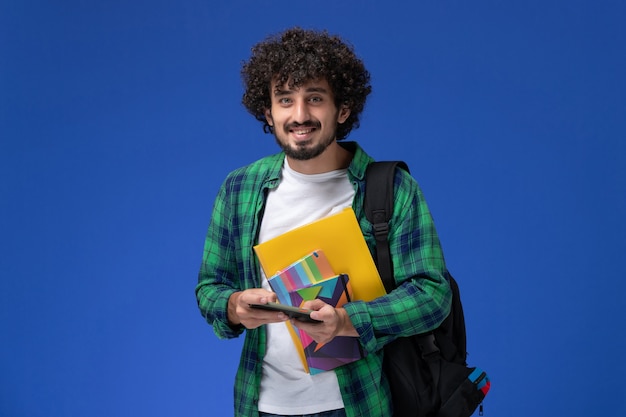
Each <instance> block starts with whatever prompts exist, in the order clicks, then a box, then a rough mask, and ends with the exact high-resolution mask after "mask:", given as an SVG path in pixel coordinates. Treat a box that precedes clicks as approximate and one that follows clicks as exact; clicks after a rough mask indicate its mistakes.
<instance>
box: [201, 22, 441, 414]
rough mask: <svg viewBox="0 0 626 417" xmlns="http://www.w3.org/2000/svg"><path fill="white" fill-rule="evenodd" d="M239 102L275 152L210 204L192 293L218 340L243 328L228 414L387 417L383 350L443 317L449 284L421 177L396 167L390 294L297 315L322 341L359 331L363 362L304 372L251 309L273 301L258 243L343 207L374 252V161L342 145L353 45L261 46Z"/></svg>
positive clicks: (350, 105) (282, 42) (359, 84)
mask: <svg viewBox="0 0 626 417" xmlns="http://www.w3.org/2000/svg"><path fill="white" fill-rule="evenodd" d="M242 77H243V79H244V82H245V85H246V91H245V94H244V97H243V104H244V105H245V106H246V108H247V109H248V110H249V111H250V113H252V114H253V115H254V116H255V117H256V118H257V119H258V120H259V121H261V122H262V123H263V125H264V130H265V131H266V132H271V133H273V134H274V136H275V138H276V142H277V143H278V145H279V146H280V148H281V149H282V152H280V153H278V154H276V155H272V156H268V157H265V158H263V159H261V160H259V161H256V162H254V163H252V164H250V165H248V166H246V167H243V168H240V169H237V170H235V171H233V172H232V173H230V174H229V175H228V177H227V178H226V180H225V181H224V183H223V185H222V187H221V189H220V191H219V193H218V196H217V198H216V200H215V205H214V208H213V214H212V216H211V222H210V225H209V229H208V233H207V237H206V243H205V247H204V256H203V260H202V266H201V269H200V274H199V278H198V285H197V287H196V296H197V299H198V305H199V307H200V311H201V312H202V315H203V316H204V317H205V318H206V320H207V321H208V322H209V324H211V325H212V326H213V329H214V331H215V333H216V334H217V336H218V337H220V338H232V337H237V336H239V335H241V334H242V333H243V332H244V331H245V341H244V347H243V352H242V355H241V362H240V366H239V369H238V372H237V377H236V382H235V415H236V416H246V417H258V416H262V417H263V416H276V415H290V416H293V415H299V416H304V415H314V416H325V417H326V416H327V417H340V416H350V417H353V416H354V417H356V416H358V417H367V416H380V417H383V416H385V417H387V416H391V415H392V405H391V399H390V396H389V389H388V385H387V381H386V379H385V376H384V374H383V373H382V359H383V347H384V346H385V345H386V344H387V343H389V342H391V341H392V340H394V339H395V338H397V337H401V336H410V335H413V334H417V333H422V332H426V331H428V330H431V329H433V328H435V327H436V326H438V325H439V324H440V323H441V322H442V321H443V319H444V318H445V317H446V316H447V315H448V313H449V308H450V306H449V305H450V298H451V295H450V289H449V285H448V283H447V281H446V280H445V278H444V272H445V264H444V260H443V254H442V251H441V247H440V245H439V239H438V237H437V234H436V231H435V228H434V225H433V221H432V218H431V216H430V213H429V211H428V207H427V206H426V203H425V201H424V198H423V196H422V193H421V191H420V189H419V187H418V185H417V183H416V182H415V181H414V180H413V179H412V178H411V176H410V175H408V174H407V173H405V172H402V170H398V172H397V173H396V179H395V192H394V196H395V197H394V198H395V207H394V214H393V218H392V219H391V222H390V228H391V230H390V246H391V251H392V259H393V265H394V276H395V280H396V282H397V283H398V288H397V289H395V290H394V291H393V292H391V293H390V294H388V295H385V296H383V297H380V298H378V299H376V300H373V301H371V302H363V301H355V302H351V303H348V304H346V305H344V307H343V308H333V307H331V306H329V305H326V304H324V303H323V302H322V301H320V300H314V301H309V302H308V304H307V305H305V307H307V308H311V309H313V310H315V311H314V312H313V313H311V316H312V317H313V318H315V319H317V320H321V321H323V323H322V324H310V325H309V324H298V327H299V328H301V329H303V330H305V331H306V332H307V333H309V334H310V335H311V337H313V338H314V339H315V340H316V341H317V342H328V341H330V340H332V339H333V338H334V337H335V336H353V337H356V338H358V339H359V342H360V344H361V346H362V348H363V351H364V352H366V357H365V358H363V359H361V360H359V361H356V362H353V363H351V364H348V365H344V366H341V367H339V368H336V369H335V370H333V371H328V372H323V373H321V374H316V375H309V374H307V373H306V372H305V371H304V369H303V367H302V364H301V362H300V359H299V357H298V354H297V352H296V350H295V347H294V345H293V342H292V340H291V337H290V335H289V333H288V330H287V327H286V325H285V323H284V322H285V321H286V320H287V319H288V318H287V317H286V316H285V315H284V314H282V313H276V312H269V311H263V310H258V309H252V308H250V304H264V303H266V302H268V301H275V300H276V295H275V294H274V293H273V292H272V291H271V290H270V287H269V285H268V283H267V279H266V278H267V277H265V276H263V274H262V271H261V270H260V267H259V264H258V262H257V260H256V258H255V255H254V252H253V249H252V248H253V246H254V245H255V244H257V243H261V242H263V241H266V240H268V239H271V238H273V237H276V236H278V235H280V234H282V233H285V232H287V231H289V230H291V229H293V228H295V227H298V226H301V225H304V224H306V223H309V222H311V221H314V220H317V219H320V218H323V217H325V216H327V215H329V214H332V213H334V212H337V211H340V210H342V209H343V208H345V207H349V206H351V207H352V208H353V209H354V211H355V213H356V215H357V217H358V219H359V223H360V225H361V229H362V231H363V235H364V237H365V240H366V241H367V243H368V245H369V247H370V249H371V250H374V236H373V232H372V226H371V224H369V222H368V221H367V220H366V219H365V215H364V211H363V192H364V186H365V184H364V177H365V169H366V167H367V165H368V164H369V163H370V162H371V161H372V158H370V157H369V156H368V155H367V154H366V153H365V152H364V151H363V150H362V149H361V148H360V147H359V146H358V145H357V144H356V143H354V142H346V143H344V142H341V141H342V140H343V139H345V137H346V136H347V135H348V134H349V133H350V131H351V130H352V129H353V128H356V127H358V125H359V115H360V113H361V111H362V110H363V107H364V105H365V100H366V98H367V95H368V94H369V93H370V91H371V87H370V84H369V73H368V72H367V70H366V69H365V67H364V66H363V63H362V62H361V60H360V59H358V58H357V57H356V56H355V54H354V52H353V50H352V48H351V47H350V46H348V45H346V44H345V43H344V42H343V41H342V40H341V39H339V38H338V37H335V36H330V35H328V34H327V33H326V32H316V31H307V30H302V29H299V28H295V29H290V30H287V31H285V32H284V33H282V34H280V35H277V36H275V37H271V38H268V39H266V40H265V41H263V42H261V43H259V44H257V45H256V46H255V47H254V48H253V49H252V56H251V58H250V60H249V61H248V62H246V63H245V64H244V65H243V69H242Z"/></svg>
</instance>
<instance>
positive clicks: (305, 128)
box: [285, 121, 321, 136]
mask: <svg viewBox="0 0 626 417" xmlns="http://www.w3.org/2000/svg"><path fill="white" fill-rule="evenodd" d="M320 127H321V125H320V123H316V122H314V121H309V122H304V123H291V124H289V125H287V126H285V130H286V131H287V132H289V133H292V134H294V135H296V136H306V135H308V134H310V133H313V132H314V131H315V130H317V129H319V128H320Z"/></svg>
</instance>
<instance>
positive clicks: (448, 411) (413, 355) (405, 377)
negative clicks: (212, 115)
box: [364, 161, 491, 417]
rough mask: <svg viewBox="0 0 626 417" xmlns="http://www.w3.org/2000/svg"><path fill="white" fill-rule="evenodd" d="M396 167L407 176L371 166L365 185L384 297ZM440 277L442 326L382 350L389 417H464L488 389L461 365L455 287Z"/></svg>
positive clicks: (384, 165)
mask: <svg viewBox="0 0 626 417" xmlns="http://www.w3.org/2000/svg"><path fill="white" fill-rule="evenodd" d="M396 167H400V168H402V169H404V170H406V171H407V172H408V171H409V168H408V166H407V165H406V163H404V162H402V161H387V162H373V163H371V164H370V165H369V166H368V168H367V174H366V183H365V187H366V191H365V206H364V208H365V215H366V217H367V219H368V220H369V221H370V223H372V225H373V229H374V235H375V237H376V256H375V261H376V264H377V267H378V271H379V273H380V276H381V278H382V280H383V284H384V286H385V289H386V291H387V293H389V292H390V291H392V290H393V289H394V288H395V283H394V279H393V266H392V261H391V254H390V252H389V242H388V240H387V235H388V232H389V227H388V222H389V219H390V218H391V214H392V212H393V190H394V176H395V170H396ZM446 275H447V276H446V278H447V279H448V281H449V283H450V287H451V288H452V309H451V311H450V314H449V316H448V317H447V318H446V319H445V320H444V322H443V323H442V324H441V325H440V326H439V327H438V328H437V329H435V330H433V331H431V332H428V333H425V334H420V335H416V336H412V337H401V338H398V339H396V340H394V341H393V342H391V343H390V344H388V345H387V346H385V356H384V360H383V370H384V372H385V374H386V376H387V379H388V381H389V385H390V388H391V395H392V401H393V407H394V413H393V415H394V417H405V416H406V417H416V416H419V417H431V416H432V417H469V416H470V415H472V414H473V413H474V411H475V410H476V408H477V407H478V406H479V405H480V404H481V403H482V400H483V399H484V398H485V395H486V394H487V392H488V391H489V388H490V386H491V385H490V382H489V378H488V377H487V374H486V373H485V372H483V371H482V370H481V369H479V368H470V367H468V366H467V362H466V358H467V352H466V335H465V318H464V315H463V306H462V305H461V298H460V295H459V287H458V285H457V282H456V280H455V279H454V278H453V277H452V275H450V274H449V273H448V272H446ZM481 413H482V406H481Z"/></svg>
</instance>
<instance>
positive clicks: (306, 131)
mask: <svg viewBox="0 0 626 417" xmlns="http://www.w3.org/2000/svg"><path fill="white" fill-rule="evenodd" d="M314 130H315V129H314V128H312V127H311V128H307V129H292V130H291V132H292V133H295V134H296V135H306V134H309V133H311V132H313V131H314Z"/></svg>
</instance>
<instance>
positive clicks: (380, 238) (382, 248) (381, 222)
mask: <svg viewBox="0 0 626 417" xmlns="http://www.w3.org/2000/svg"><path fill="white" fill-rule="evenodd" d="M396 167H400V168H402V169H404V170H406V171H407V172H409V167H408V166H407V164H406V163H405V162H403V161H382V162H372V163H370V164H369V165H368V166H367V171H366V174H365V202H364V209H365V217H366V218H367V220H369V222H370V223H372V226H373V228H374V236H375V238H376V261H377V262H376V265H377V266H378V272H379V273H380V276H381V279H382V281H383V285H384V286H385V290H386V291H387V293H389V292H391V290H393V289H394V288H395V281H394V279H393V265H392V263H391V253H390V251H389V241H388V235H389V220H390V219H391V215H392V214H393V190H394V186H393V182H394V178H395V172H396Z"/></svg>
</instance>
